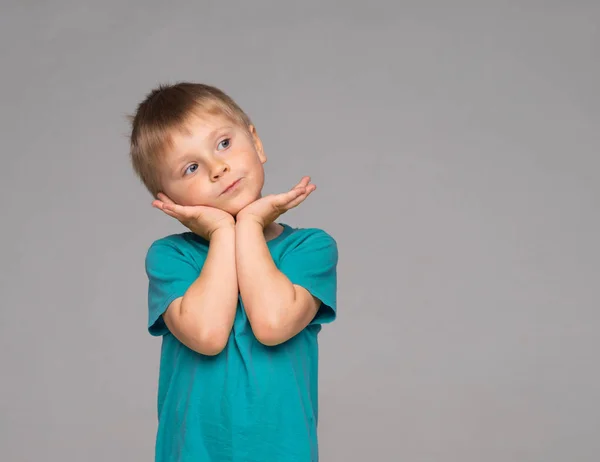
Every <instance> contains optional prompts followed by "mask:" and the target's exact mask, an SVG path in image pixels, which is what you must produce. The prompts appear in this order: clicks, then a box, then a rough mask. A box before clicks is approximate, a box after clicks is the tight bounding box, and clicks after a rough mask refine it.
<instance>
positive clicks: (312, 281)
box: [279, 230, 338, 324]
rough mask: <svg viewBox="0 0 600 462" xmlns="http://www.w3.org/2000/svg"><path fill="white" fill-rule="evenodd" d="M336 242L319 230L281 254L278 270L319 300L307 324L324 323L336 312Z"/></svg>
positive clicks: (332, 317)
mask: <svg viewBox="0 0 600 462" xmlns="http://www.w3.org/2000/svg"><path fill="white" fill-rule="evenodd" d="M337 263H338V249H337V243H336V242H335V240H334V239H333V237H331V236H330V235H329V234H327V233H326V232H325V231H322V230H316V231H315V232H313V233H311V234H309V235H308V236H306V237H305V238H304V239H303V240H302V241H301V242H299V243H298V244H297V245H296V246H295V247H294V248H293V249H290V250H289V251H288V252H287V253H285V254H284V255H283V256H282V259H281V262H280V268H279V269H280V271H281V272H282V273H283V274H285V275H286V276H287V278H288V279H289V280H290V281H291V282H292V284H296V285H299V286H301V287H303V288H305V289H306V290H308V291H309V292H310V293H311V294H312V295H313V296H314V297H317V298H318V299H319V300H321V306H320V307H319V310H318V312H317V314H316V316H315V317H314V319H313V320H312V321H311V323H310V324H325V323H329V322H332V321H333V320H335V318H336V315H337V300H336V298H337Z"/></svg>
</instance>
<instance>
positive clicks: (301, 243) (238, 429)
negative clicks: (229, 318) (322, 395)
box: [146, 224, 338, 462]
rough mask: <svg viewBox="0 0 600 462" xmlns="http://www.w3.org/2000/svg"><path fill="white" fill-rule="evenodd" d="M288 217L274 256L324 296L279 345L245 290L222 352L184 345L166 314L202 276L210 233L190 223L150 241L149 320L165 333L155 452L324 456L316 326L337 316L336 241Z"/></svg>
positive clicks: (188, 461)
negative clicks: (258, 322)
mask: <svg viewBox="0 0 600 462" xmlns="http://www.w3.org/2000/svg"><path fill="white" fill-rule="evenodd" d="M282 225H283V227H284V230H283V232H282V233H281V234H280V235H279V236H278V237H276V238H275V239H273V240H271V241H269V242H268V243H267V245H268V247H269V250H270V252H271V255H272V257H273V261H274V262H275V264H276V265H277V267H278V268H279V270H280V271H282V272H283V273H284V274H285V275H286V276H287V277H288V278H289V279H290V281H291V282H292V283H294V284H298V285H300V286H302V287H304V288H306V289H307V290H308V291H309V292H311V293H312V294H313V295H314V296H315V297H317V298H319V299H320V300H321V301H322V304H321V307H320V308H319V311H318V313H317V315H316V316H315V318H314V319H313V321H312V322H311V323H310V324H309V325H308V326H307V327H306V328H305V329H304V330H303V331H302V332H300V333H299V334H298V335H296V336H295V337H293V338H292V339H290V340H288V341H287V342H285V343H283V344H281V345H277V346H265V345H263V344H261V343H260V342H258V340H256V338H255V336H254V334H253V333H252V329H251V327H250V324H249V322H248V318H247V317H246V313H245V311H244V306H243V303H242V300H241V298H239V300H238V306H237V311H236V315H235V321H234V325H233V328H232V331H231V334H230V337H229V341H228V343H227V346H226V347H225V349H224V350H223V351H222V352H221V353H220V354H218V355H216V356H205V355H202V354H199V353H196V352H194V351H193V350H191V349H189V348H187V347H186V346H185V345H183V344H182V343H181V342H179V341H178V340H177V339H176V338H175V337H174V336H173V335H172V334H171V333H170V332H169V330H168V328H167V327H166V325H165V323H164V321H163V319H162V314H163V313H164V312H165V311H166V309H167V307H168V306H169V304H170V303H171V302H172V301H173V300H174V299H176V298H178V297H181V296H183V295H184V294H185V292H186V290H187V289H188V287H189V286H190V285H191V284H192V283H193V282H194V281H195V280H196V279H197V278H198V276H199V274H200V270H201V269H202V265H203V263H204V261H205V258H206V256H207V253H208V242H207V241H205V240H204V239H202V238H201V237H199V236H197V235H195V234H193V233H191V232H187V233H182V234H174V235H170V236H167V237H164V238H162V239H159V240H157V241H155V242H154V243H153V244H152V245H151V247H150V249H149V250H148V253H147V256H146V273H147V275H148V278H149V290H148V310H149V311H148V313H149V317H148V330H149V332H150V333H151V334H152V335H156V336H162V348H161V357H160V374H159V383H158V431H157V438H156V461H157V462H175V461H177V462H200V461H202V462H204V461H207V462H228V461H232V462H292V461H294V462H315V461H318V458H319V456H318V446H317V420H318V398H317V388H318V387H317V385H318V344H317V334H318V333H319V331H320V330H321V324H324V323H328V322H331V321H333V320H334V319H335V317H336V309H337V308H336V286H337V282H336V267H337V261H338V251H337V245H336V242H335V240H334V239H333V238H332V237H331V236H330V235H329V234H327V233H326V232H325V231H322V230H319V229H314V228H308V229H303V228H301V229H298V228H292V227H290V226H288V225H286V224H282Z"/></svg>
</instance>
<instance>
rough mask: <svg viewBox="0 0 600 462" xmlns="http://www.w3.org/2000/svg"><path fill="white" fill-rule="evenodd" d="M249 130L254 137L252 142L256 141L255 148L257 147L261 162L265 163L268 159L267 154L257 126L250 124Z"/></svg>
mask: <svg viewBox="0 0 600 462" xmlns="http://www.w3.org/2000/svg"><path fill="white" fill-rule="evenodd" d="M248 130H249V131H250V136H251V137H252V142H253V143H254V149H256V153H257V154H258V158H259V159H260V161H261V163H263V164H264V163H265V162H266V161H267V156H266V154H265V151H264V149H263V144H262V141H261V139H260V136H258V133H256V127H255V126H254V125H250V126H249V127H248Z"/></svg>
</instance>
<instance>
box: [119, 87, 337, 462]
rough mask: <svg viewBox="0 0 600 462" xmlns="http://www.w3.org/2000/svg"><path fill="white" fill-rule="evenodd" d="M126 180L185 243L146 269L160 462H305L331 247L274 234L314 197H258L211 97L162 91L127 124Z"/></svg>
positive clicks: (173, 245) (251, 162) (253, 173)
mask: <svg viewBox="0 0 600 462" xmlns="http://www.w3.org/2000/svg"><path fill="white" fill-rule="evenodd" d="M131 160H132V164H133V168H134V170H135V172H136V173H137V175H138V176H139V177H140V179H141V181H142V182H143V183H144V185H145V186H146V188H147V189H148V190H149V191H150V193H151V194H152V195H153V197H154V198H155V200H154V201H153V203H152V205H153V206H154V207H156V208H158V209H160V210H162V211H163V212H164V213H165V214H167V215H169V216H171V217H173V218H176V219H177V220H179V221H180V222H181V223H183V224H184V225H185V226H186V227H187V228H188V229H189V230H190V231H189V232H184V233H181V234H175V235H170V236H167V237H164V238H161V239H159V240H157V241H155V242H154V243H153V244H152V245H151V246H150V248H149V250H148V253H147V256H146V273H147V275H148V278H149V290H148V309H149V318H148V330H149V332H150V333H151V334H152V335H156V336H162V350H161V359H160V375H159V383H158V431H157V439H156V459H155V460H156V461H158V462H174V461H178V462H198V461H210V462H226V461H233V462H254V461H256V462H288V461H289V462H291V461H294V462H296V461H297V462H313V461H318V448H317V419H318V401H317V383H318V377H317V373H318V345H317V334H318V333H319V331H320V330H321V324H323V323H328V322H331V321H333V320H334V319H335V317H336V266H337V260H338V253H337V245H336V242H335V240H334V239H333V238H332V237H331V236H329V235H328V234H327V233H326V232H324V231H322V230H319V229H314V228H311V229H297V228H292V227H290V226H288V225H286V224H283V223H278V222H277V221H276V220H277V219H278V218H279V216H280V215H281V214H282V213H284V212H286V211H287V210H289V209H291V208H293V207H296V206H297V205H299V204H300V203H301V202H303V201H304V200H305V199H306V198H307V197H308V196H309V195H310V194H311V193H312V192H313V191H314V190H315V186H314V185H313V184H311V183H310V178H308V177H305V178H303V179H302V180H301V181H300V182H299V183H298V184H297V185H296V186H295V187H294V188H292V189H291V190H290V191H288V192H285V193H282V194H276V195H270V196H265V197H262V194H261V191H262V188H263V184H264V171H263V164H264V163H265V162H266V160H267V158H266V156H265V152H264V150H263V145H262V143H261V140H260V138H259V136H258V134H257V132H256V129H255V127H254V126H253V125H252V123H251V121H250V119H249V118H248V116H247V115H246V114H245V113H244V112H243V111H242V110H241V109H240V108H239V107H238V105H237V104H236V103H235V102H234V101H233V100H232V99H231V98H230V97H229V96H227V95H226V94H225V93H223V92H222V91H220V90H219V89H217V88H214V87H211V86H208V85H203V84H193V83H179V84H176V85H169V86H167V85H163V86H160V87H158V88H157V89H155V90H153V91H152V92H150V93H149V94H148V96H147V97H146V99H145V100H144V101H143V102H142V103H141V104H140V105H139V106H138V108H137V111H136V114H135V115H134V116H133V117H132V133H131Z"/></svg>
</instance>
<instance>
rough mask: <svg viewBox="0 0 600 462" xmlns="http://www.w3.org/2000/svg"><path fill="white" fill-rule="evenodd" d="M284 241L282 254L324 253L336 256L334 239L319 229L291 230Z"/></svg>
mask: <svg viewBox="0 0 600 462" xmlns="http://www.w3.org/2000/svg"><path fill="white" fill-rule="evenodd" d="M290 228H291V229H290V232H289V235H288V237H287V239H286V240H285V250H284V254H285V253H288V252H294V253H296V252H298V251H300V252H302V251H306V252H313V251H319V250H320V251H326V252H328V253H331V254H335V255H336V256H337V242H336V240H335V238H334V237H333V236H332V235H331V234H329V233H328V232H327V231H325V230H324V229H320V228H292V227H290Z"/></svg>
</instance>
